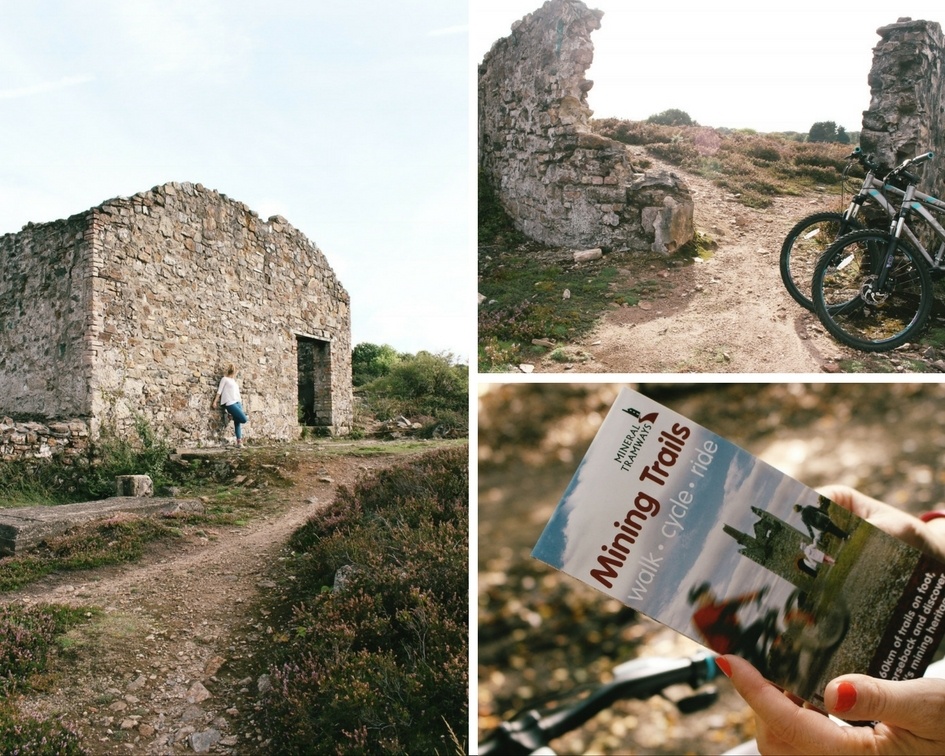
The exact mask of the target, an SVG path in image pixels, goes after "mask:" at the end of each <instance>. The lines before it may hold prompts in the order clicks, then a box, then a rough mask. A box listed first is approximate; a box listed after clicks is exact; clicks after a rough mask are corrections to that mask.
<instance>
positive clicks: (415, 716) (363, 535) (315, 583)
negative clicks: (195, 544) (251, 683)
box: [261, 446, 468, 753]
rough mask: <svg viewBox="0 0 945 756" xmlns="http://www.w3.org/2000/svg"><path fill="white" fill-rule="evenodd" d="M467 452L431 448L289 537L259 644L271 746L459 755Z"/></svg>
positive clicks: (463, 711) (463, 704) (463, 717)
mask: <svg viewBox="0 0 945 756" xmlns="http://www.w3.org/2000/svg"><path fill="white" fill-rule="evenodd" d="M467 455H468V446H462V447H455V448H451V449H446V450H442V451H438V452H433V453H431V454H428V455H424V456H423V457H421V458H419V459H417V460H412V461H410V462H409V463H406V464H403V465H399V466H397V467H394V468H391V469H388V470H385V471H383V472H381V473H378V474H377V475H376V476H374V477H372V478H371V479H369V480H366V481H362V482H360V483H359V484H358V485H357V486H355V488H354V489H352V490H348V489H343V490H341V491H339V493H338V495H337V497H336V498H335V500H334V502H333V503H332V504H331V505H330V506H328V507H326V508H324V509H322V510H319V511H318V512H317V513H316V514H315V515H314V516H313V517H312V518H311V519H310V520H309V522H308V523H307V524H306V525H305V526H303V527H302V528H301V529H300V530H298V531H297V532H296V533H295V534H294V535H293V536H292V539H291V541H290V544H291V546H292V548H293V549H294V550H295V552H296V557H295V559H294V560H293V563H292V564H291V565H290V567H289V570H290V572H291V573H292V575H291V577H292V578H294V579H292V580H287V581H286V582H287V586H286V588H285V590H286V593H285V594H284V595H283V597H282V598H281V600H280V601H279V603H278V604H276V605H275V606H274V607H273V609H272V612H271V614H272V618H273V620H274V622H273V624H274V625H275V624H276V623H278V626H279V627H280V628H281V629H282V632H281V633H278V634H274V636H278V637H273V638H272V639H271V641H272V644H271V645H270V646H269V647H267V648H263V649H261V653H262V655H263V656H264V657H265V658H267V659H268V660H269V667H270V675H271V678H272V683H273V688H272V693H271V694H269V695H268V696H267V698H266V701H265V706H264V708H263V710H262V716H263V721H264V726H265V730H266V732H265V734H266V736H267V737H269V738H271V741H272V743H271V748H272V750H273V751H275V752H279V753H347V752H358V753H362V752H404V753H446V752H462V751H463V749H462V748H461V747H457V744H456V742H455V736H454V735H453V734H452V733H462V732H464V727H465V723H466V721H467V716H468V711H467V708H468V706H467V690H466V687H467V664H468V661H467V640H468V570H467V568H468V562H467V560H468V540H467V534H468V466H467ZM339 572H341V573H343V574H345V575H346V577H345V581H344V585H343V587H339V588H338V589H335V588H334V587H333V586H334V585H335V580H336V576H337V575H338V574H339Z"/></svg>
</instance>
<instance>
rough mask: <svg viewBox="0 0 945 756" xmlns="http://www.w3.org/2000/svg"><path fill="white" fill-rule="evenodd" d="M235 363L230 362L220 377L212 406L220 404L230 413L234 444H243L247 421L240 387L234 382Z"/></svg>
mask: <svg viewBox="0 0 945 756" xmlns="http://www.w3.org/2000/svg"><path fill="white" fill-rule="evenodd" d="M235 375H236V365H234V364H232V363H230V364H229V365H228V366H227V368H226V375H224V376H223V377H222V378H221V379H220V386H219V387H218V388H217V395H216V396H215V397H214V398H213V407H214V409H216V407H217V405H218V404H219V405H222V406H223V409H225V410H226V411H227V412H229V413H230V416H231V417H232V418H233V425H234V426H236V445H237V446H242V445H243V424H244V423H248V422H249V418H248V417H246V413H245V412H244V411H243V405H242V403H241V400H240V387H239V385H238V384H237V383H236V378H234V376H235Z"/></svg>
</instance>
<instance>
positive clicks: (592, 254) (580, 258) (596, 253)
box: [574, 247, 604, 262]
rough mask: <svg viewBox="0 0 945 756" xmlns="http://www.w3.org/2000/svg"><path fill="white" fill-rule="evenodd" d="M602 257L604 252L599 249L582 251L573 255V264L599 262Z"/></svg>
mask: <svg viewBox="0 0 945 756" xmlns="http://www.w3.org/2000/svg"><path fill="white" fill-rule="evenodd" d="M603 256H604V251H603V250H602V249H601V248H600V247H594V248H593V249H582V250H579V251H577V252H575V253H574V262H590V261H591V260H600V259H601V258H602V257H603Z"/></svg>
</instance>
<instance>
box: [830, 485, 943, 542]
mask: <svg viewBox="0 0 945 756" xmlns="http://www.w3.org/2000/svg"><path fill="white" fill-rule="evenodd" d="M817 493H819V494H821V495H822V496H826V497H827V498H828V499H831V500H832V501H834V502H836V503H837V504H839V505H840V506H841V507H843V508H844V509H847V510H849V511H850V512H853V514H855V515H857V516H859V517H862V518H863V519H864V520H866V521H867V522H869V523H870V524H871V525H875V526H876V527H877V528H879V529H880V530H883V531H885V532H886V533H889V534H890V535H892V536H895V537H896V538H899V539H900V540H902V541H905V542H906V543H908V544H909V545H911V546H915V547H916V548H917V549H919V550H920V551H924V552H925V553H926V554H929V555H931V556H934V557H936V558H938V559H940V560H945V532H942V531H941V529H940V528H939V527H937V525H938V523H937V522H936V526H930V525H929V523H925V522H922V520H920V519H919V518H918V517H915V516H914V515H911V514H908V513H907V512H903V511H902V510H901V509H896V507H892V506H890V505H889V504H884V503H883V502H881V501H879V500H878V499H874V498H873V497H871V496H867V495H866V494H864V493H860V492H859V491H857V490H856V489H854V488H850V486H824V487H823V488H819V489H817Z"/></svg>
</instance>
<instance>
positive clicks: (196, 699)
mask: <svg viewBox="0 0 945 756" xmlns="http://www.w3.org/2000/svg"><path fill="white" fill-rule="evenodd" d="M210 697H211V694H210V691H209V690H207V689H206V688H205V687H204V685H203V683H202V682H199V681H198V682H195V683H194V684H193V685H191V686H190V690H188V691H187V701H188V703H200V702H201V701H206V700H207V699H208V698H210Z"/></svg>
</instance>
